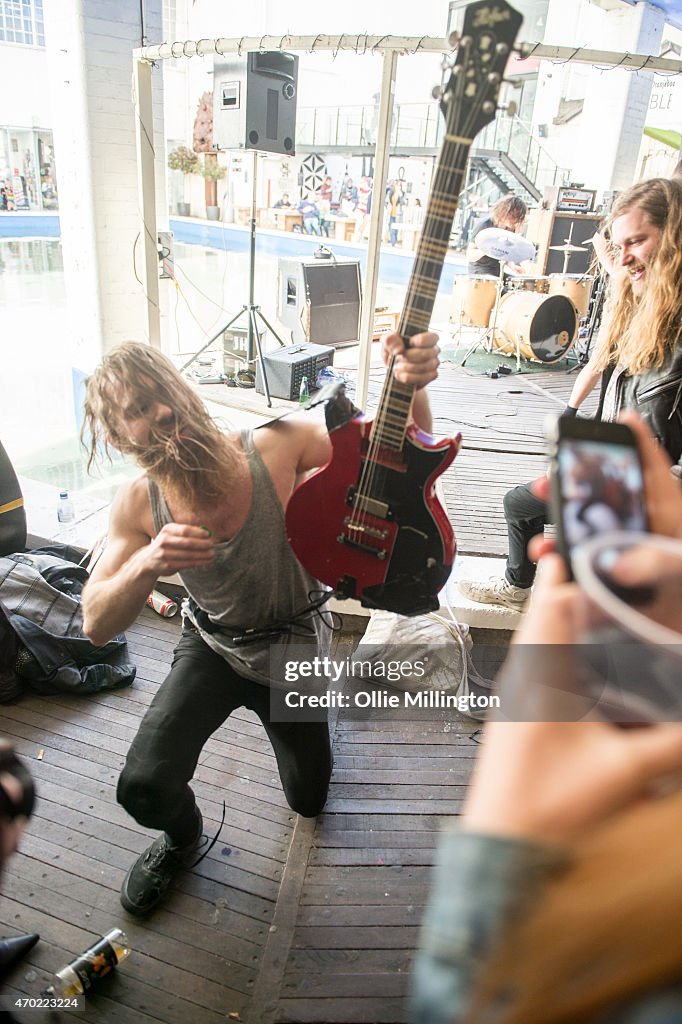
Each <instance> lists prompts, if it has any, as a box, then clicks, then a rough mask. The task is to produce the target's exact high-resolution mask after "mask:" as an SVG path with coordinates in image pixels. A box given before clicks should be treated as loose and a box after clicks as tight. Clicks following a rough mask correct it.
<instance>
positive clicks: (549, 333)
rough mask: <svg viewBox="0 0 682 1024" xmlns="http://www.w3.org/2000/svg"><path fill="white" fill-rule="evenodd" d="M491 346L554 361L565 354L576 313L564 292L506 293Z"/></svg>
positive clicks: (572, 337)
mask: <svg viewBox="0 0 682 1024" xmlns="http://www.w3.org/2000/svg"><path fill="white" fill-rule="evenodd" d="M497 328H498V329H497V330H496V331H495V336H494V338H493V348H496V349H499V350H500V351H503V352H506V354H507V355H514V354H515V353H516V343H517V341H518V343H519V352H520V353H521V355H522V356H523V357H524V358H525V359H537V360H538V361H539V362H541V363H554V362H556V361H557V359H561V358H562V357H563V356H565V355H566V353H567V352H568V350H569V348H570V347H571V345H572V344H573V342H574V340H575V336H576V334H577V332H578V314H577V312H576V308H575V306H574V305H573V303H572V302H571V300H570V299H567V298H566V296H565V295H538V294H537V293H536V292H507V294H506V295H503V296H502V299H501V300H500V308H499V312H498V314H497Z"/></svg>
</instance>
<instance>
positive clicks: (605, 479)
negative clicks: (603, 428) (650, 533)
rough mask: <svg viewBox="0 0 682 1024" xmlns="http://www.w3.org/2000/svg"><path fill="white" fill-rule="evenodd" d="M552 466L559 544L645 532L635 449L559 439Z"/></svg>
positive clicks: (640, 483) (571, 439) (625, 446)
mask: <svg viewBox="0 0 682 1024" xmlns="http://www.w3.org/2000/svg"><path fill="white" fill-rule="evenodd" d="M557 462H558V471H559V481H560V488H561V505H562V509H561V511H562V528H563V535H564V543H565V545H566V547H567V548H568V550H569V551H570V550H571V549H572V548H573V547H574V546H575V545H576V544H579V543H580V542H581V541H584V540H588V539H589V538H590V537H592V536H594V535H595V534H598V533H605V532H606V531H610V530H637V531H645V530H646V529H647V519H646V511H645V507H644V482H643V480H642V470H641V467H640V463H639V456H638V453H637V449H636V448H634V447H632V446H631V445H627V444H614V443H613V442H610V441H597V440H586V439H577V438H570V439H569V438H564V439H562V440H561V443H560V444H559V446H558V452H557Z"/></svg>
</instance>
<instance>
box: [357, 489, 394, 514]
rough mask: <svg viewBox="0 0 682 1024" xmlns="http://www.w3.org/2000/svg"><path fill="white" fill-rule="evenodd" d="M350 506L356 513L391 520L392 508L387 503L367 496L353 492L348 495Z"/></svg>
mask: <svg viewBox="0 0 682 1024" xmlns="http://www.w3.org/2000/svg"><path fill="white" fill-rule="evenodd" d="M348 504H349V505H350V506H351V508H353V509H355V511H356V512H364V513H365V514H366V515H369V516H375V517H376V518H377V519H391V518H392V514H391V508H390V505H388V504H387V503H386V502H385V501H377V499H376V498H370V497H368V496H367V495H365V494H360V493H359V492H358V491H355V490H352V491H351V492H350V493H349V495H348Z"/></svg>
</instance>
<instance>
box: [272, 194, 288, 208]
mask: <svg viewBox="0 0 682 1024" xmlns="http://www.w3.org/2000/svg"><path fill="white" fill-rule="evenodd" d="M285 207H286V208H291V200H290V199H289V193H288V192H282V197H281V199H278V200H277V202H276V203H275V206H274V209H275V210H281V209H284V208H285Z"/></svg>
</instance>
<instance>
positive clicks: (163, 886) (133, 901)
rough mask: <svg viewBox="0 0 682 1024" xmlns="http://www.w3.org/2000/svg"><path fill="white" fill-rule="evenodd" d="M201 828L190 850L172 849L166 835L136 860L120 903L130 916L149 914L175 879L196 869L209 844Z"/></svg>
mask: <svg viewBox="0 0 682 1024" xmlns="http://www.w3.org/2000/svg"><path fill="white" fill-rule="evenodd" d="M197 813H198V811H197ZM199 818H201V815H199ZM202 827H203V826H202V824H201V823H200V826H199V834H198V835H197V838H196V839H195V840H194V842H192V843H188V844H187V846H173V844H172V842H171V840H170V838H169V837H168V836H167V835H166V833H165V832H164V833H163V834H162V835H160V836H159V838H158V839H155V840H154V842H153V843H152V845H151V846H150V847H148V849H146V850H145V851H144V853H143V854H141V855H140V856H139V857H138V858H137V860H136V861H135V863H134V864H133V866H132V867H131V868H130V870H129V872H128V874H127V875H126V877H125V879H124V881H123V885H122V886H121V903H122V904H123V907H124V909H125V910H127V911H128V913H129V914H148V913H149V911H150V910H153V909H154V907H155V906H156V905H157V903H160V902H161V900H162V899H163V897H164V896H165V895H166V893H167V892H168V890H169V889H170V887H171V885H172V884H173V882H174V880H175V877H176V875H178V874H179V873H180V872H181V871H185V870H186V869H187V868H191V867H192V866H193V865H194V863H195V862H196V859H197V854H198V852H199V850H200V848H201V846H202V844H203V843H205V842H206V841H207V840H206V839H204V838H202V835H201V829H202Z"/></svg>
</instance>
